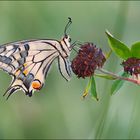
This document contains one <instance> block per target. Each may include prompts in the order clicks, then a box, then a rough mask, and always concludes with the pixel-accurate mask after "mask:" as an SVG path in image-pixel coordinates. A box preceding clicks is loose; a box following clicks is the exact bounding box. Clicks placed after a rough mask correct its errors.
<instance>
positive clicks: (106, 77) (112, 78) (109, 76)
mask: <svg viewBox="0 0 140 140" xmlns="http://www.w3.org/2000/svg"><path fill="white" fill-rule="evenodd" d="M94 75H95V76H97V77H100V78H105V79H108V80H115V79H116V78H115V77H113V76H111V75H106V74H94Z"/></svg>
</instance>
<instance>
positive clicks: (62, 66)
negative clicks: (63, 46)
mask: <svg viewBox="0 0 140 140" xmlns="http://www.w3.org/2000/svg"><path fill="white" fill-rule="evenodd" d="M58 67H59V71H60V73H61V75H62V76H63V77H64V78H65V79H66V80H67V81H69V80H70V77H71V67H70V61H69V59H68V58H65V57H62V56H59V57H58Z"/></svg>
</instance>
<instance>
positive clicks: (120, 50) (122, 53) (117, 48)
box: [106, 31, 131, 60]
mask: <svg viewBox="0 0 140 140" xmlns="http://www.w3.org/2000/svg"><path fill="white" fill-rule="evenodd" d="M106 34H107V37H108V40H109V45H110V48H111V49H112V51H113V52H114V53H115V54H116V55H118V56H119V57H120V58H122V59H124V60H126V59H127V58H129V57H131V52H130V50H129V48H128V47H127V46H126V45H125V44H124V43H122V42H121V41H119V40H117V39H116V38H114V37H113V36H112V35H111V34H110V33H109V32H108V31H106Z"/></svg>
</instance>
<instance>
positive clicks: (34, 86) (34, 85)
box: [32, 80, 42, 90]
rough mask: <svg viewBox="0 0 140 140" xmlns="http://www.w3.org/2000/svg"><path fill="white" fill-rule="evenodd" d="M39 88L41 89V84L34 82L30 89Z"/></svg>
mask: <svg viewBox="0 0 140 140" xmlns="http://www.w3.org/2000/svg"><path fill="white" fill-rule="evenodd" d="M41 87H42V85H41V82H40V81H38V80H34V81H33V82H32V88H33V89H36V90H40V89H41Z"/></svg>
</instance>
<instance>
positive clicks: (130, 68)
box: [122, 57, 140, 76]
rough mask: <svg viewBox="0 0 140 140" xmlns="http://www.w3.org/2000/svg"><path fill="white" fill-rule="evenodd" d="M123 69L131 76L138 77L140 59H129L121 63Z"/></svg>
mask: <svg viewBox="0 0 140 140" xmlns="http://www.w3.org/2000/svg"><path fill="white" fill-rule="evenodd" d="M122 65H123V67H124V71H125V72H127V73H129V74H131V75H133V74H134V75H136V76H137V75H138V74H140V59H139V58H135V57H131V58H128V59H127V60H126V61H124V62H122Z"/></svg>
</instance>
